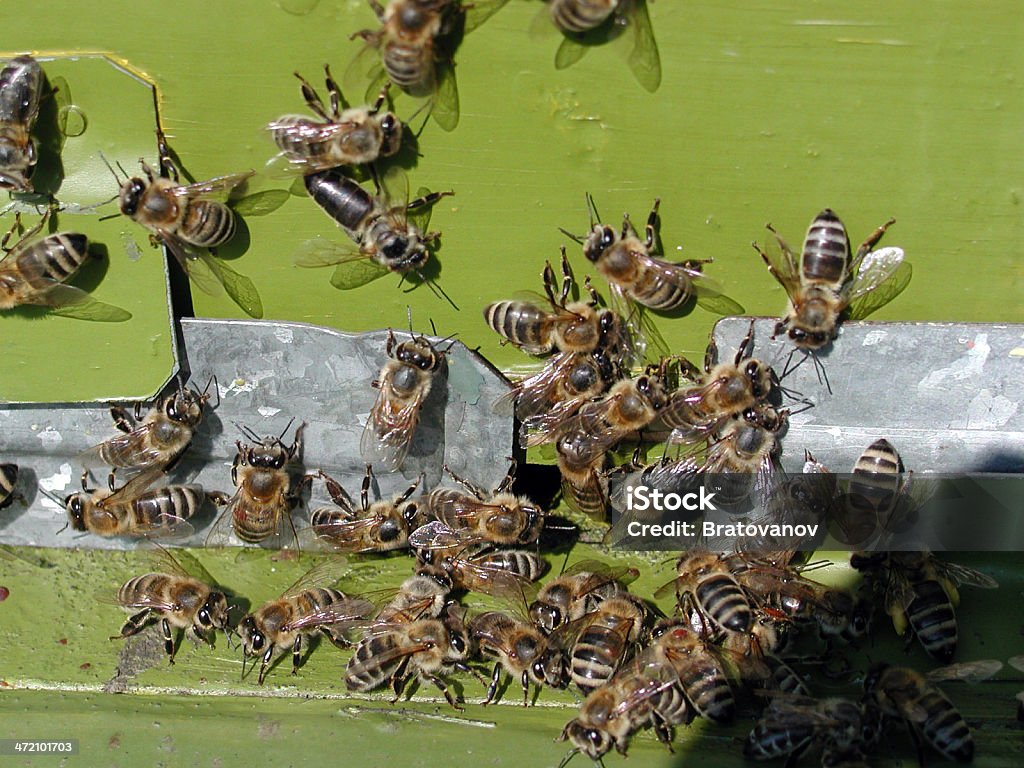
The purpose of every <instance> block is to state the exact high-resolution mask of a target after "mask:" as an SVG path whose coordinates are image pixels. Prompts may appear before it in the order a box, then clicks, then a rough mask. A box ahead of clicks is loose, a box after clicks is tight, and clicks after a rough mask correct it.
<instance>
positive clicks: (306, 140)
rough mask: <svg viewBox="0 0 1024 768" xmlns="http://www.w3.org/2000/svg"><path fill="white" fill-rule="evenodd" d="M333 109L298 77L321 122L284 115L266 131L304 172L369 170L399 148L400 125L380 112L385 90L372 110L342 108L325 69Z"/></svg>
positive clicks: (338, 95) (386, 93) (382, 90)
mask: <svg viewBox="0 0 1024 768" xmlns="http://www.w3.org/2000/svg"><path fill="white" fill-rule="evenodd" d="M324 74H325V76H326V84H327V93H328V96H329V97H330V103H331V108H330V111H328V110H327V106H326V105H325V104H324V102H323V101H322V100H321V99H320V95H319V94H318V93H317V92H316V90H314V88H313V86H311V85H310V84H309V83H308V82H307V81H306V80H305V79H304V78H303V77H302V75H300V74H299V73H298V72H296V73H295V76H296V77H297V78H298V79H299V82H300V83H302V96H303V98H304V99H305V100H306V104H307V105H308V106H309V108H310V109H311V110H313V112H314V113H316V115H317V116H318V117H319V118H320V119H321V120H323V122H317V121H315V120H310V119H309V118H308V117H305V116H303V115H286V116H284V117H280V118H278V119H277V120H275V121H274V122H272V123H270V124H269V125H268V126H267V129H268V130H269V131H270V133H271V136H273V138H274V143H276V144H277V146H278V148H280V150H281V153H282V154H283V155H284V157H285V158H286V159H287V160H288V161H289V162H290V163H292V165H294V166H295V167H297V168H300V169H301V170H302V172H303V173H309V172H312V171H325V170H327V169H329V168H337V167H338V166H340V165H368V164H370V163H372V162H374V161H375V160H377V159H378V158H381V157H391V156H392V155H394V154H395V153H396V152H398V150H399V149H400V148H401V144H402V121H401V120H399V119H398V117H397V115H395V114H394V113H393V112H390V111H383V112H382V111H381V108H382V107H383V106H384V102H385V100H386V99H387V95H388V91H387V86H386V85H385V87H384V88H382V89H381V92H380V95H379V96H378V97H377V101H376V102H374V104H373V106H371V107H355V108H352V107H347V106H346V107H345V108H344V109H343V108H342V107H343V104H344V101H343V100H342V96H341V91H340V90H339V89H338V85H337V83H336V82H335V81H334V78H333V77H332V76H331V70H330V68H329V67H328V66H327V65H326V64H325V65H324Z"/></svg>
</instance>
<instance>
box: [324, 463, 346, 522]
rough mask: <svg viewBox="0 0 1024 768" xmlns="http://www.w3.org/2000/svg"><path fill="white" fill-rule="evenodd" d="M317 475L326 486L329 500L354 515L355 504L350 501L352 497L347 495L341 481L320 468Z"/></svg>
mask: <svg viewBox="0 0 1024 768" xmlns="http://www.w3.org/2000/svg"><path fill="white" fill-rule="evenodd" d="M318 476H319V477H320V479H321V480H323V481H324V486H325V487H326V488H327V493H328V494H329V495H330V497H331V501H333V502H334V503H335V505H336V506H338V507H340V508H341V509H342V510H344V511H345V512H347V513H348V514H349V515H352V516H354V515H355V509H354V507H355V505H354V504H353V503H352V497H351V496H349V495H348V491H346V490H345V489H344V488H342V486H341V483H339V482H338V481H337V480H335V479H334V478H333V477H331V476H330V475H328V474H327V473H326V472H324V471H323V470H322V469H321V470H320V472H319V473H318Z"/></svg>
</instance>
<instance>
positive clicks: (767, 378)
mask: <svg viewBox="0 0 1024 768" xmlns="http://www.w3.org/2000/svg"><path fill="white" fill-rule="evenodd" d="M743 374H744V376H746V377H747V380H748V381H749V382H750V393H751V394H752V395H753V396H754V398H755V399H756V400H763V399H764V398H766V397H768V395H769V394H770V393H771V390H772V386H773V383H774V380H775V373H774V371H772V369H771V368H769V367H768V366H766V365H762V364H761V361H760V360H747V362H746V364H745V365H744V366H743Z"/></svg>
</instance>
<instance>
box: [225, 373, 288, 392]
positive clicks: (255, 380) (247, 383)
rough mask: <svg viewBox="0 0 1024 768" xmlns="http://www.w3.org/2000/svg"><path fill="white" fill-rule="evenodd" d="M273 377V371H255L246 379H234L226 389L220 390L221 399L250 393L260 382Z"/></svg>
mask: <svg viewBox="0 0 1024 768" xmlns="http://www.w3.org/2000/svg"><path fill="white" fill-rule="evenodd" d="M274 376H275V373H274V371H257V372H256V373H253V374H251V375H250V376H249V378H248V379H242V378H238V379H235V380H233V381H232V382H231V383H230V384H229V385H228V386H227V387H225V388H224V389H223V390H221V393H220V394H221V397H228V396H230V395H240V394H242V393H243V392H252V391H253V390H255V389H256V387H258V386H259V384H260V382H261V381H263V380H264V379H272V378H274Z"/></svg>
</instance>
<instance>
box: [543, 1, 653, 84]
mask: <svg viewBox="0 0 1024 768" xmlns="http://www.w3.org/2000/svg"><path fill="white" fill-rule="evenodd" d="M549 11H550V15H551V20H552V22H554V24H555V26H556V27H558V29H559V30H561V31H562V33H563V34H564V35H565V38H564V39H563V41H562V44H561V45H560V46H559V48H558V52H557V53H556V54H555V67H556V68H557V69H565V68H567V67H570V66H572V65H573V64H575V63H576V62H577V61H579V60H580V59H581V58H583V56H584V54H586V52H587V49H588V43H589V44H590V45H592V44H593V42H592V40H593V38H594V36H595V34H597V35H599V34H601V33H602V32H603V33H604V35H603V37H606V38H608V39H611V38H615V37H619V36H620V35H623V34H626V32H625V30H627V29H628V30H632V37H631V41H630V43H631V47H630V50H629V55H628V57H627V61H628V63H629V69H630V71H631V72H632V73H633V76H634V77H635V78H636V80H637V82H638V83H640V85H641V86H643V88H644V90H646V91H649V92H650V93H654V92H655V91H657V90H658V86H660V85H661V56H660V55H659V53H658V44H657V42H655V39H654V28H653V27H652V26H651V17H650V15H649V14H648V12H647V2H646V0H551V1H550V3H549Z"/></svg>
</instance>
